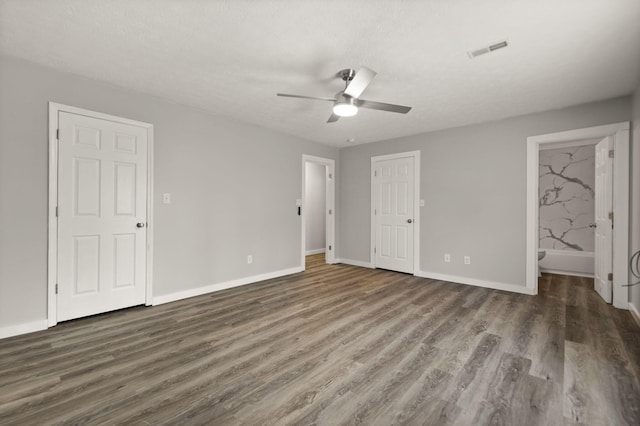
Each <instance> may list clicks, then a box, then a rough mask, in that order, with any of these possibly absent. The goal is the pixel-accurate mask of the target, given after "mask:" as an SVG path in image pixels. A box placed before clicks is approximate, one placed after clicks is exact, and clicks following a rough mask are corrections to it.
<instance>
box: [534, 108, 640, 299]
mask: <svg viewBox="0 0 640 426" xmlns="http://www.w3.org/2000/svg"><path fill="white" fill-rule="evenodd" d="M629 127H630V125H629V122H628V121H627V122H622V123H616V124H608V125H605V126H596V127H588V128H584V129H575V130H569V131H566V132H559V133H550V134H546V135H537V136H530V137H528V138H527V221H526V226H527V228H526V239H527V241H526V244H527V249H526V255H527V258H526V278H527V280H526V283H527V285H526V288H527V289H528V291H531V292H532V294H538V245H539V241H538V238H539V235H538V231H539V230H538V180H539V170H538V168H539V150H540V146H541V145H543V144H552V143H558V142H569V141H577V140H585V139H595V138H604V137H606V136H611V135H615V142H614V144H615V147H614V151H615V155H614V159H613V161H614V166H613V168H614V194H613V195H614V206H613V213H614V223H615V227H614V229H613V241H614V242H613V244H614V247H613V250H614V259H613V277H614V281H613V305H614V306H615V307H617V308H622V309H628V304H629V303H628V300H627V298H628V296H627V293H628V292H627V290H626V287H622V285H623V284H625V283H626V282H628V277H629V273H628V271H627V259H628V258H629Z"/></svg>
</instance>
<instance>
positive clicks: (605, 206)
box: [594, 136, 613, 303]
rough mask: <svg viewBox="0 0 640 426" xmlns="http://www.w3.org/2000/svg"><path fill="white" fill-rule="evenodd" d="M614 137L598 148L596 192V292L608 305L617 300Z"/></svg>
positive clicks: (605, 140) (606, 139)
mask: <svg viewBox="0 0 640 426" xmlns="http://www.w3.org/2000/svg"><path fill="white" fill-rule="evenodd" d="M612 142H613V141H612V137H610V136H608V137H606V138H604V139H603V140H602V141H600V142H598V144H597V145H596V173H595V177H596V191H595V222H596V229H595V251H594V261H595V265H594V271H595V274H594V275H595V279H594V285H595V290H596V292H598V294H599V295H600V296H602V298H603V299H604V300H605V301H606V302H607V303H611V300H612V296H613V286H612V282H611V281H610V280H609V273H610V272H612V271H613V263H612V259H613V256H612V221H611V218H610V217H609V213H611V212H612V211H613V159H612V158H610V157H609V150H610V149H612Z"/></svg>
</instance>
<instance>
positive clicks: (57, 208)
mask: <svg viewBox="0 0 640 426" xmlns="http://www.w3.org/2000/svg"><path fill="white" fill-rule="evenodd" d="M56 217H58V206H56Z"/></svg>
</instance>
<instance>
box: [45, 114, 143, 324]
mask: <svg viewBox="0 0 640 426" xmlns="http://www.w3.org/2000/svg"><path fill="white" fill-rule="evenodd" d="M60 112H68V113H71V114H76V115H84V116H87V117H92V118H97V119H100V120H107V121H114V122H116V123H122V124H128V125H132V126H137V127H142V128H145V129H147V262H146V286H145V287H146V290H145V293H146V294H145V304H146V305H151V304H152V301H153V276H152V273H153V228H154V225H155V224H154V222H153V124H149V123H144V122H142V121H137V120H131V119H129V118H123V117H118V116H115V115H109V114H104V113H101V112H95V111H90V110H87V109H83V108H77V107H73V106H69V105H63V104H59V103H56V102H49V208H48V224H49V229H48V236H49V238H48V242H47V249H48V252H47V320H46V322H47V325H48V326H49V327H53V326H54V325H56V324H57V323H58V320H57V313H58V312H57V304H56V294H55V289H56V278H57V276H58V220H57V218H56V206H57V205H58V143H57V138H56V133H57V129H58V114H59V113H60Z"/></svg>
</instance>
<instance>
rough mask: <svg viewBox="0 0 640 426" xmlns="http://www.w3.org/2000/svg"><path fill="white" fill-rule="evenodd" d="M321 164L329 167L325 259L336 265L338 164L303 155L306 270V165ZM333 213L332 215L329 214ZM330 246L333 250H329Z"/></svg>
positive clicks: (302, 240) (302, 216) (302, 261)
mask: <svg viewBox="0 0 640 426" xmlns="http://www.w3.org/2000/svg"><path fill="white" fill-rule="evenodd" d="M307 163H313V164H320V165H322V166H326V167H327V173H326V180H325V182H326V185H325V259H326V262H327V263H329V264H334V263H336V195H335V194H336V162H335V160H332V159H330V158H323V157H316V156H313V155H306V154H303V155H302V199H301V206H300V207H301V213H300V219H301V220H300V224H301V238H300V267H301V268H302V270H303V271H304V270H305V257H306V251H307V247H306V245H307V235H306V223H307V222H306V206H307V191H306V182H307V179H306V175H307V173H306V164H307ZM329 211H331V213H329ZM329 246H330V247H331V249H329Z"/></svg>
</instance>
